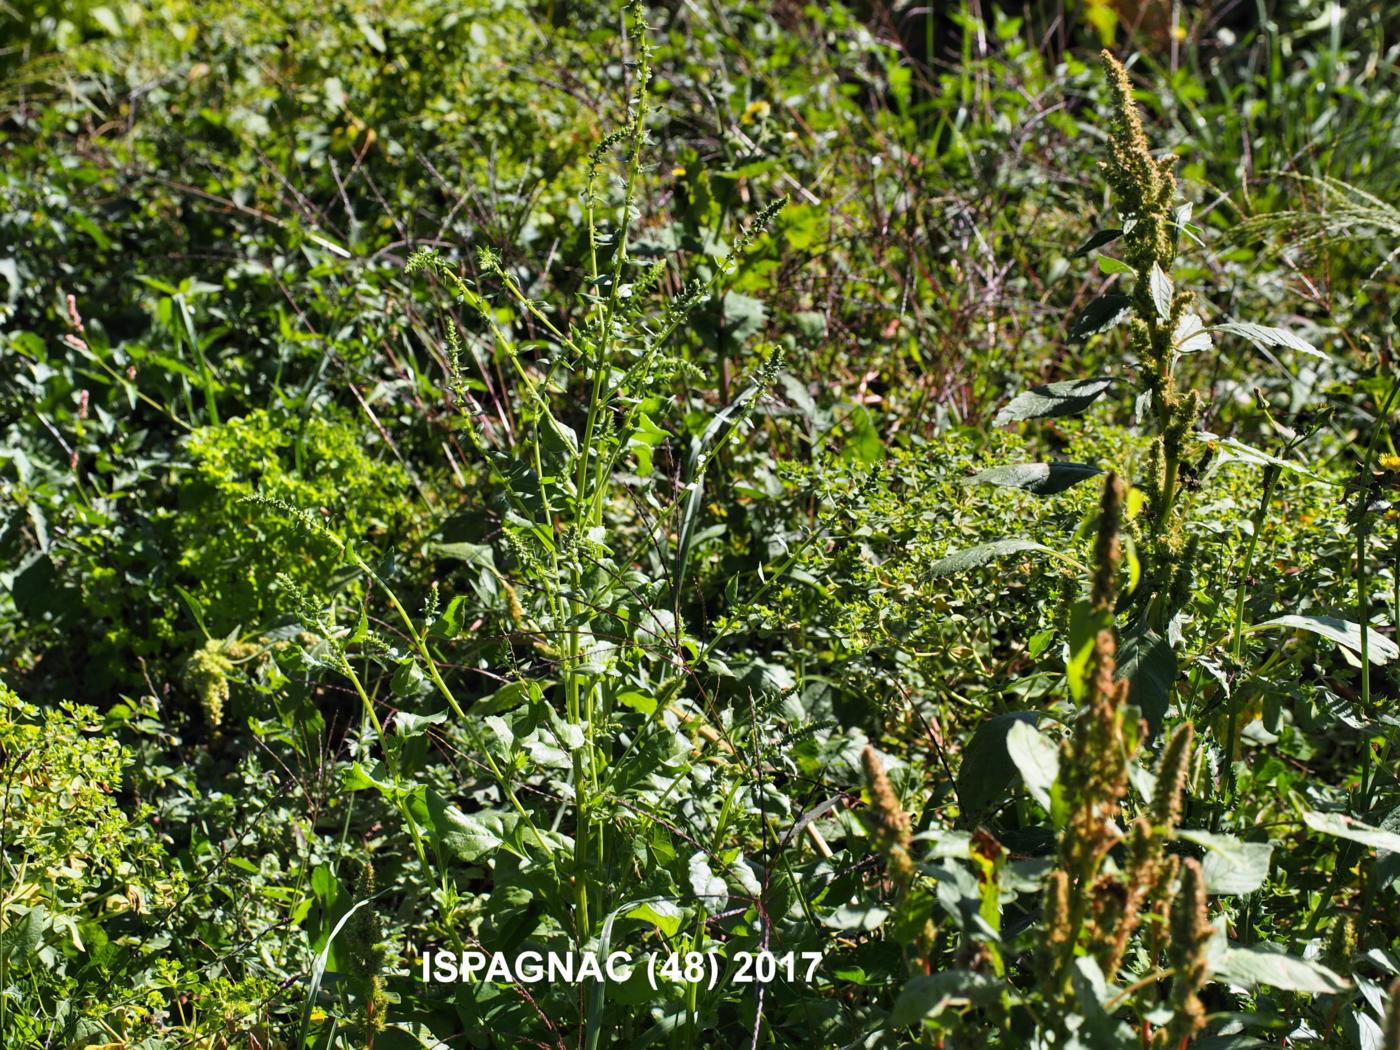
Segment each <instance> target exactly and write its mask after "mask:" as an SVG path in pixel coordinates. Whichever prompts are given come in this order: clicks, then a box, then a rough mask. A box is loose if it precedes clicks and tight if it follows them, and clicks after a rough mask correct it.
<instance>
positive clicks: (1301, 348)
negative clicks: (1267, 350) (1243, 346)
mask: <svg viewBox="0 0 1400 1050" xmlns="http://www.w3.org/2000/svg"><path fill="white" fill-rule="evenodd" d="M1210 330H1211V331H1212V332H1228V333H1229V334H1230V335H1238V336H1242V337H1243V338H1245V339H1248V340H1249V341H1250V342H1251V343H1253V344H1254V345H1255V346H1259V347H1272V346H1281V347H1284V348H1285V349H1288V350H1297V351H1298V352H1299V353H1301V354H1309V355H1311V356H1313V357H1320V358H1321V359H1322V360H1324V361H1330V360H1331V358H1329V357H1328V356H1327V355H1326V354H1324V353H1323V352H1322V351H1321V350H1319V349H1318V348H1317V347H1315V346H1313V345H1312V343H1310V342H1308V341H1307V340H1306V339H1304V338H1302V337H1301V336H1298V335H1294V334H1293V333H1292V332H1290V331H1289V330H1288V329H1286V328H1273V327H1271V326H1269V325H1262V324H1254V323H1253V322H1250V321H1226V322H1225V323H1224V324H1218V325H1213V326H1212V327H1211V329H1210Z"/></svg>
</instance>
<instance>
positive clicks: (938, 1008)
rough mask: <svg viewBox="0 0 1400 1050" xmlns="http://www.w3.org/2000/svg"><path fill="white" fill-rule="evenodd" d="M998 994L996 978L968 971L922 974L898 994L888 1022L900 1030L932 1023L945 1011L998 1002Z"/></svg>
mask: <svg viewBox="0 0 1400 1050" xmlns="http://www.w3.org/2000/svg"><path fill="white" fill-rule="evenodd" d="M1001 992H1002V985H1001V984H1000V983H999V982H998V981H997V980H996V979H995V978H993V977H991V976H989V975H987V974H982V973H973V972H972V971H971V970H944V971H943V972H941V973H933V974H921V975H920V976H918V977H915V978H913V979H912V980H910V981H909V982H908V983H907V984H905V986H904V988H903V989H902V990H901V991H900V993H899V998H898V999H896V1000H895V1002H894V1009H893V1010H892V1011H891V1012H890V1023H891V1024H892V1025H894V1026H896V1027H899V1028H903V1027H906V1026H908V1025H913V1024H918V1023H919V1022H920V1021H924V1020H932V1019H934V1018H936V1017H938V1016H940V1015H941V1014H942V1013H943V1012H944V1011H945V1010H962V1009H966V1008H967V1007H969V1006H989V1005H991V1004H992V1003H995V1002H996V1001H997V999H998V998H999V997H1000V995H1001Z"/></svg>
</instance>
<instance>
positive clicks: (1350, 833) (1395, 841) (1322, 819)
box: [1303, 811, 1400, 853]
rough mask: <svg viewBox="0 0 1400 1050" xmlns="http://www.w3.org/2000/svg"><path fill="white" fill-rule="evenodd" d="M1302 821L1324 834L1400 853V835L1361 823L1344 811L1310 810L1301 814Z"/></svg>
mask: <svg viewBox="0 0 1400 1050" xmlns="http://www.w3.org/2000/svg"><path fill="white" fill-rule="evenodd" d="M1303 823H1304V824H1306V825H1307V826H1308V827H1310V828H1312V829H1313V830H1314V831H1320V832H1321V833H1322V834H1324V835H1331V836H1332V837H1333V838H1339V839H1347V840H1348V841H1350V842H1359V843H1361V844H1362V845H1363V846H1370V847H1371V848H1372V849H1383V850H1389V851H1390V852H1392V853H1400V835H1397V834H1396V833H1395V832H1393V831H1383V830H1381V829H1380V828H1373V827H1371V825H1369V824H1363V823H1361V821H1359V820H1355V819H1353V818H1352V817H1348V816H1347V815H1346V814H1344V813H1318V812H1316V811H1310V812H1308V813H1304V814H1303Z"/></svg>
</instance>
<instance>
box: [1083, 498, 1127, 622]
mask: <svg viewBox="0 0 1400 1050" xmlns="http://www.w3.org/2000/svg"><path fill="white" fill-rule="evenodd" d="M1122 506H1123V483H1122V482H1121V481H1119V480H1118V475H1117V474H1114V473H1111V472H1110V473H1109V475H1108V477H1107V478H1105V479H1104V485H1103V499H1102V500H1101V501H1100V504H1099V531H1098V536H1097V538H1096V539H1095V541H1094V578H1093V581H1092V583H1091V585H1090V588H1089V604H1090V605H1091V606H1092V607H1093V609H1094V611H1095V612H1102V611H1105V610H1108V611H1111V610H1112V609H1113V603H1114V599H1115V597H1116V595H1117V591H1118V564H1119V561H1120V558H1121V553H1120V551H1119V546H1118V516H1119V513H1120V511H1121V510H1122Z"/></svg>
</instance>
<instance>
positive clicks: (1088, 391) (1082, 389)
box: [994, 376, 1114, 427]
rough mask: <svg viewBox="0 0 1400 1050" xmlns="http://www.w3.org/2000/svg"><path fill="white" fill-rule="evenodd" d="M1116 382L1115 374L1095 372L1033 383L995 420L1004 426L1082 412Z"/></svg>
mask: <svg viewBox="0 0 1400 1050" xmlns="http://www.w3.org/2000/svg"><path fill="white" fill-rule="evenodd" d="M1113 382H1114V380H1113V378H1112V377H1111V376H1093V377H1091V378H1089V379H1068V380H1065V381H1064V382H1061V383H1046V384H1045V385H1043V386H1036V387H1031V389H1029V390H1026V391H1023V392H1022V393H1019V394H1017V395H1016V396H1015V397H1013V398H1012V399H1011V400H1010V401H1009V402H1008V403H1007V404H1006V406H1005V407H1004V408H1003V409H1002V410H1001V411H1000V412H998V413H997V417H996V420H995V421H994V422H995V423H996V425H997V426H999V427H1001V426H1005V425H1006V424H1007V423H1011V422H1016V421H1019V420H1023V419H1057V418H1059V417H1060V416H1075V415H1078V414H1079V413H1080V412H1083V411H1085V410H1086V409H1087V408H1088V407H1089V406H1090V405H1092V404H1093V403H1094V402H1095V401H1097V400H1098V399H1099V398H1100V397H1102V396H1103V393H1104V391H1106V390H1107V389H1108V388H1109V387H1110V386H1112V385H1113Z"/></svg>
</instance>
